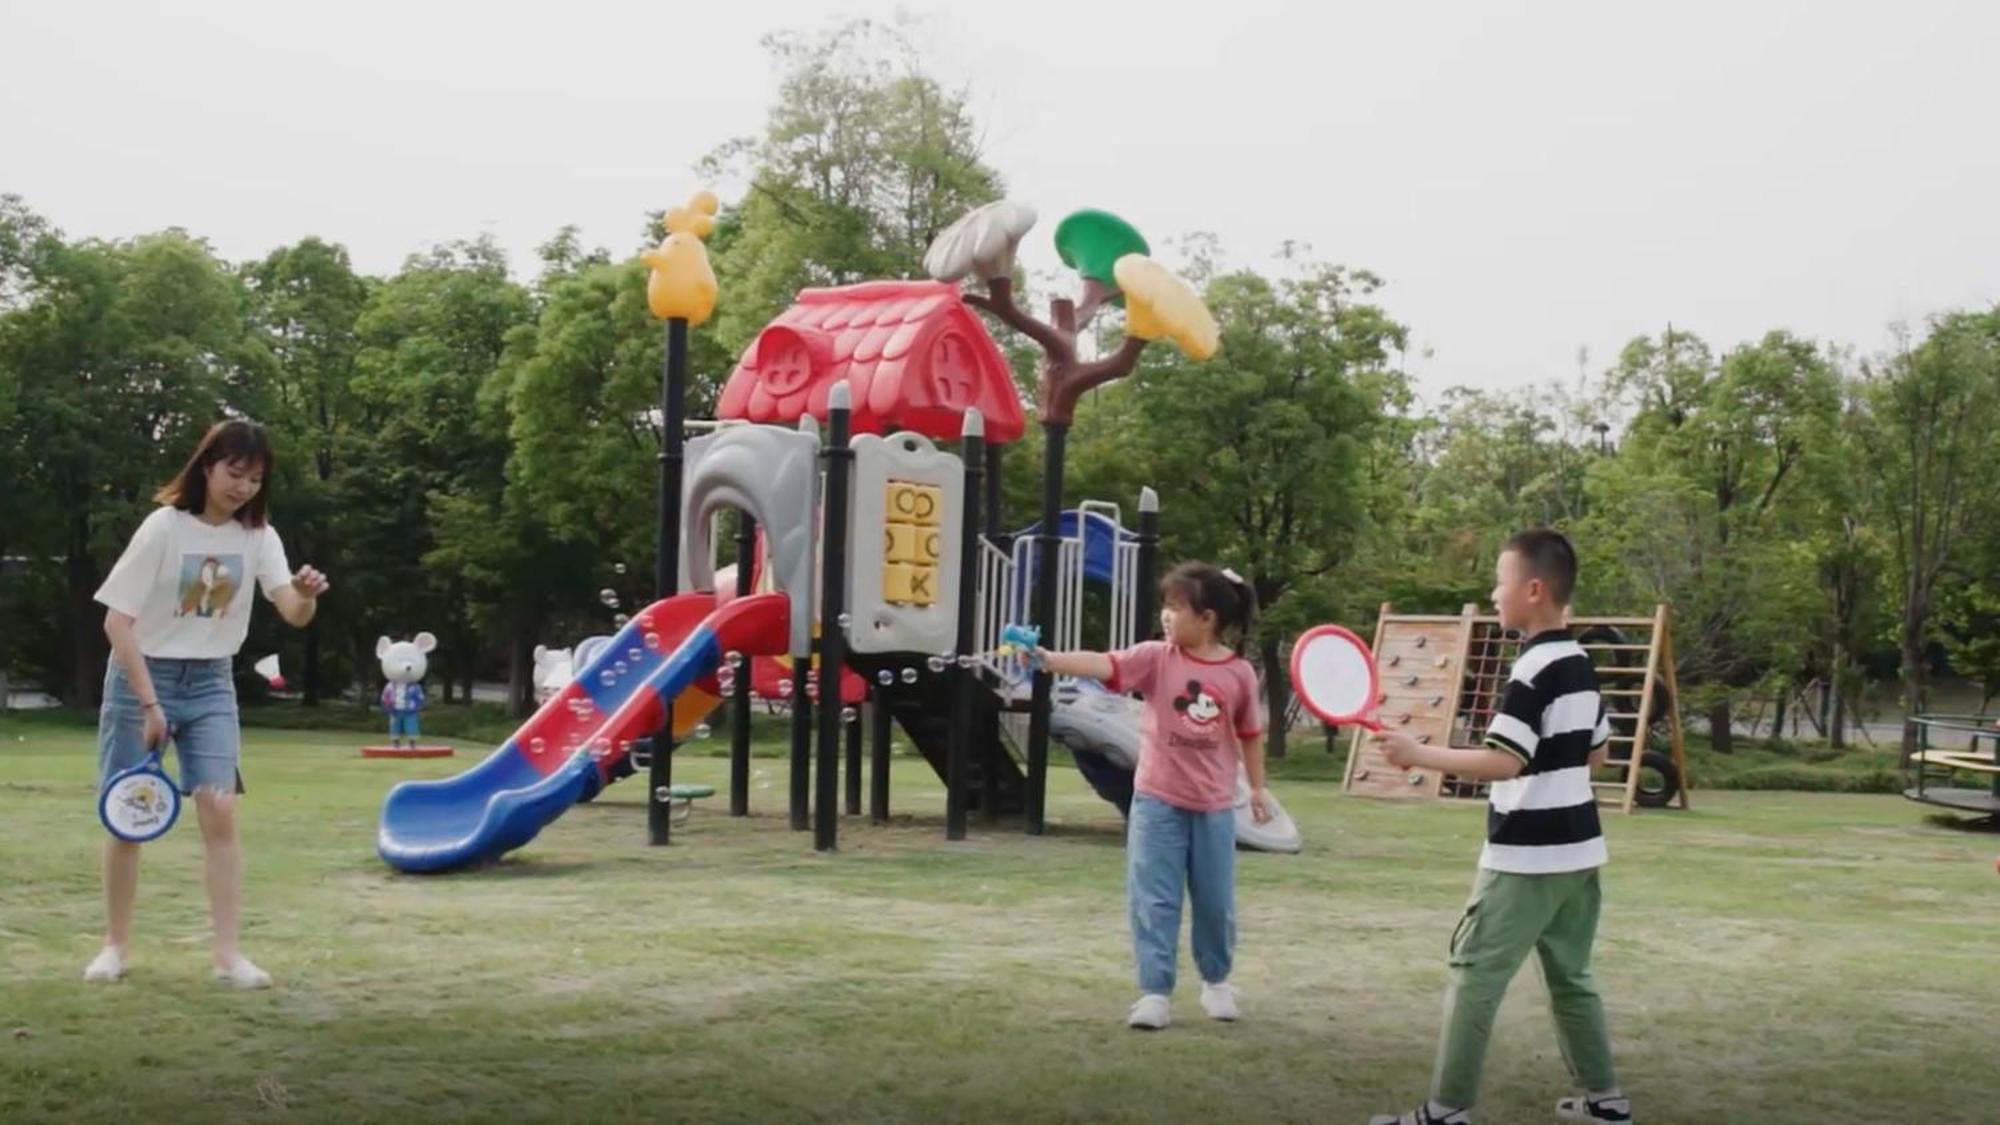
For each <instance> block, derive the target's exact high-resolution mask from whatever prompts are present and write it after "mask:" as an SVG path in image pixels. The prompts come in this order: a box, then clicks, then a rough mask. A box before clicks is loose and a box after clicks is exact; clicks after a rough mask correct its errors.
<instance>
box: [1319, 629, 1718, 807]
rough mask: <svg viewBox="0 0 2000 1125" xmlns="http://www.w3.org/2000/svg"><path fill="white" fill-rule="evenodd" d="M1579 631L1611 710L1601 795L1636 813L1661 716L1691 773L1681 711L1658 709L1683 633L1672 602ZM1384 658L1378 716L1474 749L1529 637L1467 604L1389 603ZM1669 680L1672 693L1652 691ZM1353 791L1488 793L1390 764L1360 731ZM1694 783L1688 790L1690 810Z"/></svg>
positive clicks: (1351, 766)
mask: <svg viewBox="0 0 2000 1125" xmlns="http://www.w3.org/2000/svg"><path fill="white" fill-rule="evenodd" d="M1570 628H1571V631H1572V632H1573V633H1575V634H1576V635H1577V637H1578V639H1579V643H1581V644H1582V646H1583V649H1584V651H1586V652H1588V653H1589V654H1590V657H1591V660H1592V662H1593V663H1595V664H1596V665H1597V678H1598V685H1599V688H1600V690H1601V691H1602V693H1603V695H1604V699H1605V703H1606V704H1607V706H1608V708H1609V710H1610V711H1611V713H1612V714H1611V726H1612V736H1611V748H1612V753H1613V755H1614V756H1615V757H1617V758H1618V759H1620V760H1619V761H1614V762H1612V763H1611V764H1610V765H1609V766H1607V767H1606V769H1605V770H1604V771H1603V772H1602V773H1601V774H1600V779H1599V780H1597V781H1595V782H1593V785H1594V787H1595V788H1596V790H1597V792H1598V799H1599V800H1600V802H1602V803H1605V804H1607V805H1609V806H1612V807H1616V808H1618V809H1620V810H1621V811H1624V812H1630V811H1631V810H1632V808H1633V807H1634V803H1635V801H1636V799H1637V796H1638V786H1639V779H1640V773H1639V769H1638V762H1639V757H1640V755H1639V753H1638V752H1637V751H1638V750H1640V749H1641V743H1642V742H1643V739H1642V737H1641V735H1640V733H1639V732H1641V731H1647V730H1650V729H1652V724H1653V721H1654V719H1655V718H1662V719H1664V720H1665V721H1666V723H1667V726H1668V739H1669V743H1670V749H1669V753H1670V754H1671V756H1672V759H1673V762H1674V764H1675V766H1676V768H1677V769H1678V771H1679V776H1680V777H1681V778H1682V779H1684V780H1685V779H1686V778H1687V777H1688V770H1687V755H1686V749H1685V746H1684V744H1683V739H1682V733H1681V727H1680V718H1679V714H1678V711H1677V710H1676V709H1675V708H1673V707H1671V706H1666V707H1665V713H1664V714H1662V715H1657V716H1656V715H1655V713H1654V708H1655V707H1656V706H1661V705H1662V704H1661V702H1660V701H1661V700H1663V699H1665V698H1667V697H1669V696H1671V694H1672V689H1673V688H1674V686H1675V684H1674V667H1673V639H1672V637H1671V635H1670V633H1669V629H1668V623H1667V609H1666V607H1665V606H1661V607H1659V608H1658V609H1656V610H1655V612H1654V615H1653V616H1652V617H1649V618H1648V617H1578V618H1573V619H1572V620H1571V622H1570ZM1374 647H1375V664H1376V671H1377V673H1378V676H1379V680H1380V685H1381V694H1380V695H1379V696H1378V697H1377V705H1378V707H1379V709H1380V710H1379V714H1378V718H1380V720H1381V721H1382V723H1383V724H1384V725H1385V726H1388V727H1390V728H1392V729H1400V730H1404V731H1407V732H1408V733H1410V734H1411V735H1414V736H1415V737H1416V738H1418V739H1419V740H1422V741H1427V742H1431V743H1434V744H1439V745H1445V746H1454V747H1460V748H1472V747H1477V746H1479V745H1480V743H1481V740H1482V738H1483V737H1484V735H1485V732H1486V728H1487V727H1488V726H1489V725H1490V724H1491V723H1492V722H1493V714H1494V711H1495V710H1496V709H1497V708H1498V707H1499V706H1500V696H1501V693H1502V692H1504V691H1505V690H1506V686H1507V674H1508V670H1509V669H1510V668H1511V667H1512V666H1513V663H1514V658H1515V657H1516V656H1518V655H1519V654H1520V651H1521V642H1520V641H1519V639H1517V638H1514V637H1512V636H1509V635H1508V633H1507V632H1506V630H1504V629H1502V628H1501V627H1500V622H1499V619H1497V618H1494V617H1483V616H1480V615H1478V614H1477V613H1476V612H1475V607H1473V606H1466V607H1465V609H1464V611H1463V612H1462V613H1460V615H1459V616H1457V617H1442V616H1421V615H1408V614H1400V615H1399V614H1395V613H1392V612H1390V607H1389V606H1388V605H1386V604H1385V605H1383V607H1382V614H1381V617H1380V618H1379V619H1378V623H1377V625H1376V627H1375V646H1374ZM1655 681H1659V682H1661V683H1664V685H1665V687H1666V689H1667V691H1666V693H1665V694H1662V693H1661V692H1658V691H1646V690H1643V689H1644V686H1645V685H1647V684H1650V683H1654V682H1655ZM1345 788H1346V790H1347V792H1350V793H1359V794H1361V795H1363V796H1369V797H1400V798H1409V797H1484V796H1485V795H1486V785H1485V783H1483V782H1476V781H1469V780H1466V779H1463V778H1458V777H1452V776H1447V775H1440V774H1437V773H1435V772H1432V771H1430V770H1410V771H1408V772H1405V771H1403V770H1400V769H1397V768H1396V767H1395V766H1392V765H1390V764H1389V763H1388V762H1387V761H1386V760H1384V759H1383V757H1382V755H1381V754H1380V753H1378V752H1377V751H1375V750H1374V749H1373V748H1371V747H1370V746H1369V744H1368V741H1367V738H1366V734H1365V732H1360V731H1358V730H1357V732H1356V734H1355V736H1354V741H1353V744H1352V749H1351V751H1350V753H1349V754H1348V759H1347V777H1346V785H1345ZM1687 790H1688V786H1686V785H1683V786H1682V787H1681V789H1680V792H1679V798H1678V803H1679V805H1680V807H1682V808H1687V807H1688V793H1687Z"/></svg>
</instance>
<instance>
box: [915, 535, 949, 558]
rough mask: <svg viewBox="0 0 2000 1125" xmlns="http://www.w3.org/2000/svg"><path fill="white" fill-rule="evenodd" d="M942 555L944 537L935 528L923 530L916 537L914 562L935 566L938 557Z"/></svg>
mask: <svg viewBox="0 0 2000 1125" xmlns="http://www.w3.org/2000/svg"><path fill="white" fill-rule="evenodd" d="M943 553H944V535H943V533H942V532H939V531H938V530H936V529H935V528H925V529H924V530H923V531H922V532H921V533H920V534H918V536H917V557H916V558H915V559H914V560H913V561H915V562H920V563H923V564H925V565H927V566H936V565H937V561H938V558H939V556H941V555H942V554H943Z"/></svg>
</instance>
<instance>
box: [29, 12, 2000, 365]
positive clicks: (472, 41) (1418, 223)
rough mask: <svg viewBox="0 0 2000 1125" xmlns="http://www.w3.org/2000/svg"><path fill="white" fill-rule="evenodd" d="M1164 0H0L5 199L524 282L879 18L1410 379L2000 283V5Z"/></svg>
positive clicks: (1973, 296)
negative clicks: (1372, 331)
mask: <svg viewBox="0 0 2000 1125" xmlns="http://www.w3.org/2000/svg"><path fill="white" fill-rule="evenodd" d="M1165 8H1166V5H1164V4H1161V3H1157V2H1155V3H1136V4H1096V3H1090V2H1088V0H1069V2H1067V3H1043V2H1040V0H1034V2H1020V3H996V4H986V5H972V4H964V5H954V6H947V5H943V4H926V3H911V4H902V5H893V4H890V3H886V2H885V3H870V2H865V0H850V2H849V3H847V4H845V5H844V6H839V7H834V6H829V5H826V4H813V3H760V2H756V0H739V2H734V3H725V4H710V5H701V6H697V5H692V4H687V3H675V2H673V0H666V2H660V0H655V2H652V3H638V2H632V0H565V2H561V3H536V4H512V3H483V4H471V3H443V2H424V0H402V2H400V3H380V2H377V0H354V2H345V3H323V4H316V5H308V4H302V3H292V2H286V0H261V2H235V0H230V2H220V0H183V2H181V3H173V4H160V3H151V2H146V3H137V2H134V3H124V4H111V3H103V2H99V0H0V191H12V192H17V193H20V194H22V195H25V196H26V197H27V199H28V201H29V203H30V204H31V205H32V206H34V207H35V208H37V209H38V210H40V211H41V212H43V213H44V214H46V215H48V216H50V217H51V218H52V219H54V220H55V221H56V222H57V224H58V225H60V226H61V227H62V228H63V229H64V230H65V231H66V232H67V233H69V234H70V235H72V236H80V235H103V236H121V235H128V234H134V233H138V232H141V231H146V230H153V229H158V228H160V227H164V226H169V225H178V226H183V227H186V228H188V229H190V230H192V231H194V232H196V233H198V234H201V235H204V236H206V237H208V238H209V239H210V240H211V241H212V242H213V243H214V245H215V246H216V247H217V249H218V250H219V251H220V252H222V253H223V254H225V255H227V256H229V257H232V258H246V257H249V256H252V255H256V254H260V253H262V252H264V251H266V250H268V249H270V248H272V247H274V246H277V245H280V244H283V243H286V242H289V241H292V240H295V239H298V238H300V237H302V236H305V235H308V234H318V235H321V236H324V237H327V238H331V239H335V240H338V241H341V242H343V243H345V244H346V245H347V246H348V247H349V248H350V249H351V250H352V252H353V254H354V257H355V260H356V262H357V264H358V265H359V266H360V267H362V268H363V269H366V270H370V271H376V272H387V271H390V270H393V269H394V268H395V267H396V265H397V264H398V263H399V262H400V261H401V260H402V258H403V256H404V255H406V254H408V253H409V252H411V251H413V250H417V249H420V248H421V247H423V246H424V245H425V243H426V242H427V241H431V240H439V239H447V238H454V237H463V236H469V235H475V234H479V233H482V232H490V233H491V234H492V235H494V236H495V237H497V238H498V239H500V240H501V242H502V243H503V244H504V245H506V246H507V247H508V248H509V249H510V250H511V251H512V252H513V253H514V255H515V261H516V263H517V266H519V267H520V268H523V269H525V268H527V266H528V264H529V263H530V261H531V259H530V258H529V256H528V255H529V253H530V251H531V249H532V247H533V246H534V245H535V244H536V243H537V242H538V241H540V240H542V239H543V238H545V237H546V236H547V235H548V234H549V233H550V232H551V231H553V230H554V229H555V228H557V227H558V226H560V225H561V224H563V223H570V222H573V223H577V224H579V225H580V226H581V227H582V228H583V231H584V234H585V237H586V238H587V239H588V240H589V241H591V242H593V243H599V244H605V245H609V246H611V247H613V248H614V249H616V250H619V251H624V250H627V249H631V248H633V246H634V243H635V240H636V237H637V232H638V229H639V226H640V224H641V222H642V220H643V214H644V212H645V211H646V210H647V209H649V208H657V207H660V206H662V205H664V204H667V203H670V202H677V201H679V200H680V199H682V198H684V197H685V196H686V194H687V193H688V192H689V191H690V190H691V189H692V188H694V187H695V186H698V185H696V183H695V182H694V180H693V178H692V171H691V168H692V164H693V162H694V161H695V159H696V158H697V157H699V156H700V155H701V154H702V153H704V152H706V151H708V150H709V149H710V148H712V147H713V146H714V145H716V144H717V143H718V142H720V141H722V140H724V139H726V138H729V137H731V136H735V135H740V134H744V133H748V132H752V131H754V130H755V129H756V128H757V127H758V126H759V124H760V122H761V120H762V116H763V112H764V109H765V107H766V106H767V105H768V104H769V101H770V98H771V96H772V93H773V90H774V87H775V75H774V73H773V71H772V69H771V66H770V64H769V61H768V59H767V57H766V55H765V54H764V52H763V51H762V50H761V48H760V47H759V45H758V39H759V37H760V36H762V35H763V34H764V33H766V32H769V31H772V30H777V29H784V28H817V27H824V26H828V24H829V22H830V21H831V20H832V19H833V18H834V16H835V15H836V14H847V15H874V16H883V17H887V16H891V15H893V14H894V13H895V12H896V11H898V10H903V11H907V12H909V13H912V14H914V15H915V16H917V17H919V19H920V20H922V23H921V26H920V31H919V33H918V36H919V39H920V41H921V42H922V43H923V45H924V48H925V52H926V58H927V59H928V61H929V63H930V65H931V66H932V68H933V69H934V70H935V72H936V73H937V74H938V75H939V76H940V77H942V78H944V79H945V80H947V81H949V82H954V83H963V84H966V85H968V86H969V88H970V89H971V91H972V96H973V100H974V104H975V107H976V109H977V112H978V116H979V119H980V121H981V122H982V123H983V126H984V128H985V131H986V137H987V151H988V155H989V158H990V160H991V162H992V163H993V164H994V165H996V166H997V167H998V168H1000V169H1001V171H1002V172H1003V173H1004V175H1005V176H1006V178H1007V181H1008V184H1009V187H1010V192H1011V194H1013V195H1014V196H1016V197H1017V198H1020V199H1023V200H1025V201H1028V202H1030V203H1033V204H1034V205H1035V206H1037V207H1038V208H1039V209H1040V210H1041V211H1042V213H1043V214H1044V216H1051V217H1052V216H1055V215H1059V214H1061V213H1063V212H1065V211H1067V210H1070V209H1072V208H1075V207H1080V206H1101V207H1109V208H1111V209H1114V210H1117V211H1119V212H1121V213H1123V214H1125V215H1126V216H1127V217H1129V218H1131V219H1132V220H1134V221H1135V222H1136V223H1137V224H1138V225H1139V226H1140V227H1141V229H1143V230H1146V231H1148V232H1149V233H1151V234H1153V235H1154V236H1155V239H1156V241H1158V240H1159V239H1160V238H1161V237H1164V236H1169V235H1173V234H1179V233H1185V232H1189V231H1194V230H1211V231H1214V232H1216V233H1217V234H1218V235H1219V236H1220V237H1221V238H1222V240H1223V242H1224V244H1225V246H1226V247H1227V248H1228V250H1229V251H1230V253H1231V255H1232V258H1233V260H1234V261H1236V262H1238V263H1246V264H1255V263H1257V262H1259V261H1263V260H1266V259H1268V256H1269V255H1270V254H1271V253H1272V252H1273V251H1274V250H1275V249H1276V248H1277V247H1278V246H1279V244H1280V243H1281V242H1283V241H1284V240H1286V239H1298V240H1302V241H1305V242H1308V243H1310V244H1311V245H1312V247H1313V248H1314V250H1315V251H1316V252H1317V253H1319V254H1320V255H1322V256H1325V257H1328V258H1331V259H1334V260H1338V261H1342V262H1346V263H1349V264H1352V265H1358V266H1365V267H1367V268H1369V269H1372V270H1374V271H1376V272H1378V273H1380V274H1382V275H1383V276H1384V277H1385V278H1386V279H1387V280H1388V281H1389V283H1390V288H1389V289H1388V290H1387V292H1386V294H1385V297H1384V299H1385V300H1386V302H1387V303H1388V305H1389V306H1390V307H1391V309H1392V310H1393V311H1394V312H1395V313H1396V314H1397V315H1398V316H1399V317H1401V318H1402V319H1404V320H1405V321H1406V322H1407V323H1409V324H1410V325H1412V326H1413V328H1414V330H1415V333H1416V338H1417V343H1418V346H1419V347H1420V348H1425V349H1429V351H1430V355H1429V357H1428V358H1423V359H1418V360H1415V361H1414V362H1413V365H1414V366H1415V367H1416V368H1417V369H1418V371H1419V373H1420V375H1421V377H1422V379H1423V381H1424V383H1425V384H1426V385H1428V386H1431V387H1433V388H1435V387H1440V386H1443V385H1446V384H1449V383H1471V384H1477V385H1483V386H1494V387H1499V386H1515V385H1520V384H1522V383H1526V382H1531V381H1539V380H1544V379H1549V378H1563V377H1569V376H1573V375H1574V374H1575V372H1576V370H1577V351H1578V349H1579V348H1580V347H1587V348H1589V349H1590V353H1591V356H1592V360H1591V366H1592V368H1593V369H1596V368H1601V367H1602V366H1603V364H1604V363H1605V362H1608V361H1609V359H1610V358H1611V357H1612V355H1613V354H1614V353H1615V351H1616V349H1617V347H1618V346H1619V345H1620V344H1622V343H1623V341H1625V340H1626V339H1628V338H1629V337H1631V336H1632V335H1634V334H1636V333H1642V332H1653V331H1657V330H1659V329H1660V328H1661V327H1662V326H1663V325H1665V324H1666V323H1667V322H1669V321H1671V322H1672V323H1673V324H1674V326H1675V327H1676V328H1677V329H1687V330H1693V331H1696V332H1699V333H1702V334H1703V335H1705V336H1707V337H1708V338H1709V339H1710V340H1711V342H1714V343H1718V344H1723V345H1727V344H1729V343H1733V342H1737V341H1740V340H1743V339H1747V338H1750V337H1753V336H1755V335H1757V334H1759V333H1761V332H1762V331H1764V330H1765V329H1766V328H1770V327H1779V326H1782V327H1788V328H1791V329H1793V330H1795V331H1797V332H1800V333H1804V334H1806V335H1809V336H1812V337H1815V338H1821V339H1828V340H1834V341H1838V342H1842V343H1847V344H1852V345H1855V346H1858V347H1860V348H1862V349H1864V350H1869V349H1874V348H1878V347H1880V346H1882V345H1883V343H1884V342H1885V338H1886V331H1885V328H1886V325H1887V324H1888V323H1889V322H1890V321H1892V320H1898V319H1903V320H1919V319H1921V318H1922V317H1923V316H1924V315H1926V314H1927V313H1930V312H1932V311H1935V310H1939V309H1943V308H1948V307H1958V306H1967V305H1976V304H1991V303H1993V302H1995V301H2000V128H1996V117H1995V110H1996V108H2000V66H1996V65H1995V64H1994V59H1995V56H1996V50H1997V49H2000V3H1994V2H1992V0H1963V2H1951V0H1901V2H1898V3H1895V4H1888V3H1854V4H1836V3H1832V2H1817V3H1807V2H1803V0H1733V2H1728V3H1713V2H1710V0H1676V2H1675V3H1671V4H1667V3H1652V4H1644V5H1640V4H1632V3H1624V2H1616V0H1595V2H1587V3H1580V2H1571V0H1562V2H1546V3H1527V2H1519V0H1466V2H1456V3H1383V2H1381V0H1371V2H1368V3H1352V2H1348V0H1337V2H1332V3H1324V2H1322V3H1315V4H1311V5H1308V4H1305V3H1297V4H1271V3H1263V2H1255V0H1231V2H1230V3H1226V4H1203V5H1199V6H1197V5H1193V4H1188V5H1187V6H1186V10H1185V13H1184V14H1182V15H1179V16H1173V17H1168V16H1164V15H1161V14H1160V13H1161V12H1162V11H1164V10H1165ZM991 12H998V13H1002V14H1001V15H999V16H994V15H989V14H987V13H991ZM1049 225H1050V224H1049V223H1048V222H1047V221H1046V220H1045V223H1044V226H1043V228H1042V230H1041V231H1040V232H1038V234H1037V235H1031V236H1030V238H1031V242H1032V244H1033V245H1032V248H1031V250H1030V254H1029V259H1030V264H1031V265H1037V266H1053V265H1054V262H1053V252H1052V251H1051V250H1050V249H1049V248H1048V245H1047V230H1048V229H1049Z"/></svg>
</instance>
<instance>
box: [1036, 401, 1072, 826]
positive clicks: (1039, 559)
mask: <svg viewBox="0 0 2000 1125" xmlns="http://www.w3.org/2000/svg"><path fill="white" fill-rule="evenodd" d="M1042 435H1043V438H1044V440H1045V448H1044V450H1043V457H1042V526H1041V529H1040V530H1039V531H1037V532H1036V533H1035V548H1036V550H1035V605H1034V616H1035V625H1036V626H1038V627H1039V628H1040V629H1041V631H1042V643H1043V644H1044V645H1054V644H1055V643H1056V572H1057V569H1058V564H1059V563H1060V561H1061V555H1060V551H1061V549H1062V485H1063V453H1064V447H1065V445H1066V444H1067V442H1068V438H1069V426H1068V425H1067V424H1066V423H1061V422H1045V423H1043V424H1042ZM1054 693H1055V677H1053V676H1051V675H1049V673H1048V672H1047V670H1041V671H1037V672H1036V673H1035V676H1034V692H1033V694H1032V696H1031V697H1030V704H1029V706H1030V707H1032V708H1033V710H1031V711H1030V712H1029V715H1028V800H1027V829H1028V835H1030V836H1039V835H1041V834H1042V833H1043V832H1044V831H1046V829H1047V824H1046V821H1045V818H1044V814H1045V812H1046V810H1047V804H1048V790H1049V707H1050V704H1051V700H1052V698H1053V696H1054Z"/></svg>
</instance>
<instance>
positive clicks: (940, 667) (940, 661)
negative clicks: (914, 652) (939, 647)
mask: <svg viewBox="0 0 2000 1125" xmlns="http://www.w3.org/2000/svg"><path fill="white" fill-rule="evenodd" d="M924 663H925V664H927V665H929V666H930V670H931V671H933V672H942V671H944V667H945V658H944V657H942V656H933V657H931V658H930V659H929V660H926V661H924Z"/></svg>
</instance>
